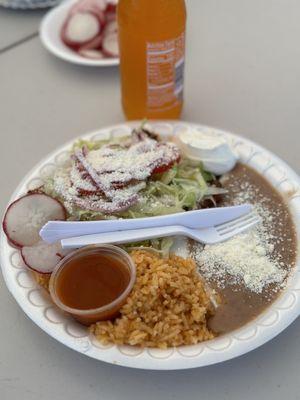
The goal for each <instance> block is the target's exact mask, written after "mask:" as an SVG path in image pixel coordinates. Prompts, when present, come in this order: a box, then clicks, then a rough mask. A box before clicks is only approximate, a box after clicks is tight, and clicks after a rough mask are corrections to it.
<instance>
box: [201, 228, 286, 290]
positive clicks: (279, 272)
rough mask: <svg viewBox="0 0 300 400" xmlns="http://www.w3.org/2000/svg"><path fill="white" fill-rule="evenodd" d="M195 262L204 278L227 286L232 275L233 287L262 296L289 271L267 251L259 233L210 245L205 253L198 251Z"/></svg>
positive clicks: (254, 230)
mask: <svg viewBox="0 0 300 400" xmlns="http://www.w3.org/2000/svg"><path fill="white" fill-rule="evenodd" d="M195 259H196V261H197V263H198V264H199V267H200V269H201V274H202V275H203V276H204V277H205V278H207V279H211V278H214V279H215V280H217V281H219V282H220V286H221V287H222V286H224V283H225V282H224V279H225V277H226V275H229V276H230V278H231V281H232V282H233V283H238V284H243V285H244V286H245V287H246V288H248V289H249V290H251V291H253V292H256V293H261V292H262V291H263V289H264V288H265V287H266V286H267V285H270V284H272V283H276V284H278V283H282V282H283V281H284V279H285V277H286V273H287V272H286V271H285V270H284V269H282V268H281V266H280V265H279V263H278V262H276V261H274V260H272V259H271V254H268V253H267V250H266V249H265V248H264V246H263V244H262V241H261V238H260V236H259V233H258V231H257V229H253V230H251V231H250V232H247V233H245V234H241V235H238V236H235V237H234V238H232V239H230V240H228V241H226V242H223V243H219V244H216V245H207V246H206V247H205V248H204V250H203V251H202V250H201V248H199V247H198V250H197V249H196V250H195Z"/></svg>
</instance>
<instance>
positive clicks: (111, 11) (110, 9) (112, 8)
mask: <svg viewBox="0 0 300 400" xmlns="http://www.w3.org/2000/svg"><path fill="white" fill-rule="evenodd" d="M117 3H118V2H117V1H113V0H112V1H108V2H107V7H106V10H105V16H106V20H107V21H114V20H115V19H116V17H117Z"/></svg>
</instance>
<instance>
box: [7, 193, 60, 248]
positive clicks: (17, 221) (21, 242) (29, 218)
mask: <svg viewBox="0 0 300 400" xmlns="http://www.w3.org/2000/svg"><path fill="white" fill-rule="evenodd" d="M65 219H66V210H65V207H64V206H63V205H62V204H61V203H60V202H59V201H58V200H56V199H54V198H52V197H50V196H48V195H46V194H42V193H32V194H27V195H25V196H23V197H21V198H20V199H18V200H16V201H15V202H13V203H12V204H11V205H10V206H9V207H8V209H7V211H6V213H5V216H4V219H3V230H4V232H5V233H6V235H7V237H8V240H9V242H11V243H13V244H14V245H15V246H17V247H19V248H20V247H23V246H32V245H34V244H35V243H37V242H38V241H39V240H40V237H39V231H40V229H41V228H42V227H43V226H44V225H45V223H46V222H48V221H50V220H65Z"/></svg>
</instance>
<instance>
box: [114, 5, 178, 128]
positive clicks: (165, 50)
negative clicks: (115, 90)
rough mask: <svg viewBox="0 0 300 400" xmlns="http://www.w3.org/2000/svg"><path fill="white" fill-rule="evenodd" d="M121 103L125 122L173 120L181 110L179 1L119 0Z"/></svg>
mask: <svg viewBox="0 0 300 400" xmlns="http://www.w3.org/2000/svg"><path fill="white" fill-rule="evenodd" d="M118 24H119V42H120V59H121V66H120V69H121V86H122V104H123V109H124V112H125V115H126V117H127V119H131V120H133V119H143V118H148V119H177V118H179V117H180V114H181V111H182V105H183V83H184V80H183V77H184V56H185V28H186V8H185V1H184V0H119V4H118Z"/></svg>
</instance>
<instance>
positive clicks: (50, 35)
mask: <svg viewBox="0 0 300 400" xmlns="http://www.w3.org/2000/svg"><path fill="white" fill-rule="evenodd" d="M0 1H1V0H0ZM77 1H78V0H69V1H66V2H64V3H63V4H61V5H59V6H57V7H55V8H53V10H51V11H49V12H48V13H47V14H46V15H45V17H44V18H43V20H42V22H41V25H40V32H39V33H40V39H41V41H42V43H43V45H44V46H45V47H46V49H47V50H49V51H50V53H52V54H54V55H55V56H56V57H59V58H61V59H62V60H65V61H68V62H71V63H73V64H78V65H86V66H90V67H112V66H115V65H119V63H120V60H119V58H108V57H107V58H103V59H101V60H93V59H89V58H86V57H82V56H80V55H79V54H78V53H76V52H75V51H73V50H71V49H70V48H69V47H68V46H66V45H65V44H64V43H63V41H62V40H61V38H60V32H61V28H62V26H63V24H64V22H65V20H66V18H67V16H68V13H69V10H70V8H71V7H72V5H73V4H74V3H76V2H77Z"/></svg>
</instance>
